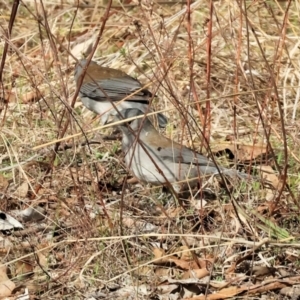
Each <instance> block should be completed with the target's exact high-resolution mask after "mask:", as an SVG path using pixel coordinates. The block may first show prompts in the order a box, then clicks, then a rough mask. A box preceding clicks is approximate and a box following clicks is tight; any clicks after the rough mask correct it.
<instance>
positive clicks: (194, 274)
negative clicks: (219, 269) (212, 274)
mask: <svg viewBox="0 0 300 300" xmlns="http://www.w3.org/2000/svg"><path fill="white" fill-rule="evenodd" d="M208 275H209V271H208V270H207V269H206V268H203V269H194V270H188V271H186V272H184V273H183V275H182V279H188V278H198V279H201V278H203V277H205V276H208Z"/></svg>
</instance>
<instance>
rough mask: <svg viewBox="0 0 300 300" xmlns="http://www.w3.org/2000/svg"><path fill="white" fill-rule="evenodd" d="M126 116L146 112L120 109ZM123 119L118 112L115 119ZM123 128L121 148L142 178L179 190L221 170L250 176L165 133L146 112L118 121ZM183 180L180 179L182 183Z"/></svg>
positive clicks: (230, 173)
mask: <svg viewBox="0 0 300 300" xmlns="http://www.w3.org/2000/svg"><path fill="white" fill-rule="evenodd" d="M121 114H122V116H123V118H124V119H128V118H132V117H137V116H141V115H144V113H143V112H142V111H140V110H138V109H125V110H122V111H121ZM119 120H122V118H121V116H119V115H118V116H115V117H114V121H119ZM117 126H118V127H119V128H120V130H121V131H122V134H123V138H122V151H123V152H124V153H125V163H126V166H127V167H128V168H129V169H130V170H131V171H132V172H133V174H134V175H135V177H137V178H138V179H139V180H141V181H143V182H147V183H151V184H154V185H165V184H166V183H167V182H169V183H171V184H172V185H173V188H174V189H175V191H177V192H179V191H180V189H181V188H182V186H183V185H184V182H185V184H187V182H188V184H189V185H190V186H195V185H196V184H197V182H199V176H204V175H213V174H218V173H219V172H221V173H223V174H224V175H227V176H230V177H240V178H245V179H246V178H248V177H249V175H248V174H246V173H242V172H238V171H236V170H233V169H227V168H223V167H219V170H218V168H217V166H216V165H215V163H214V162H213V161H211V160H209V159H208V158H207V157H205V156H203V155H201V154H199V153H197V152H195V151H193V150H192V149H190V148H187V147H185V146H183V145H180V144H179V143H176V142H174V141H173V140H171V139H169V138H167V137H164V136H162V135H161V134H160V133H159V132H158V131H157V130H156V129H155V127H154V126H153V124H152V123H151V121H150V120H149V119H148V117H147V116H144V117H143V118H135V119H134V120H132V121H128V122H124V123H122V124H119V125H117ZM180 182H181V183H180Z"/></svg>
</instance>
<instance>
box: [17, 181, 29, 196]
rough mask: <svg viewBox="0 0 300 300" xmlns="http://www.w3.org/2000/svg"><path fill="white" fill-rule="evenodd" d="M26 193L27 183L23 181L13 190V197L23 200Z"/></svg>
mask: <svg viewBox="0 0 300 300" xmlns="http://www.w3.org/2000/svg"><path fill="white" fill-rule="evenodd" d="M27 193H28V183H27V181H24V182H23V183H22V184H20V185H19V186H18V188H17V189H16V190H15V192H14V195H15V196H16V197H18V198H25V197H26V195H27Z"/></svg>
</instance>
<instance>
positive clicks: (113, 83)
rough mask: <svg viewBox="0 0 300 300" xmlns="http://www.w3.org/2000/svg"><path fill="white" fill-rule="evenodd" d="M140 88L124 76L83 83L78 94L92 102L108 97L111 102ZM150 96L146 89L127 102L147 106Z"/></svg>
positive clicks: (131, 79) (137, 83)
mask: <svg viewBox="0 0 300 300" xmlns="http://www.w3.org/2000/svg"><path fill="white" fill-rule="evenodd" d="M141 88H142V85H141V84H140V83H139V82H138V81H137V80H135V79H134V78H132V77H130V76H125V77H121V78H110V79H104V80H100V81H97V82H89V83H85V84H83V85H82V86H81V88H80V92H81V93H82V94H84V95H85V96H88V97H90V98H92V99H94V100H99V101H102V100H104V99H107V96H108V97H109V98H110V99H111V100H112V101H119V100H122V99H123V98H125V97H126V96H128V95H130V94H132V93H134V91H136V90H139V89H141ZM151 96H152V94H151V93H150V92H149V91H148V90H147V89H144V90H141V91H140V92H138V93H136V94H134V95H133V96H132V97H131V98H130V99H128V100H131V101H146V103H145V104H147V103H148V98H149V97H151Z"/></svg>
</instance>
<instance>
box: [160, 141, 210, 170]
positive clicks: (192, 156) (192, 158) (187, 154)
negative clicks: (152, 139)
mask: <svg viewBox="0 0 300 300" xmlns="http://www.w3.org/2000/svg"><path fill="white" fill-rule="evenodd" d="M171 145H172V144H171ZM171 145H170V146H171ZM170 146H169V147H156V151H157V155H159V156H160V157H161V158H162V159H163V160H166V161H172V162H175V163H181V164H193V165H199V166H209V167H215V164H214V163H213V162H212V161H210V160H209V159H208V158H207V157H205V156H203V155H201V154H200V153H197V152H194V151H192V150H191V149H189V148H187V147H184V146H180V145H179V144H177V143H174V147H170Z"/></svg>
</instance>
